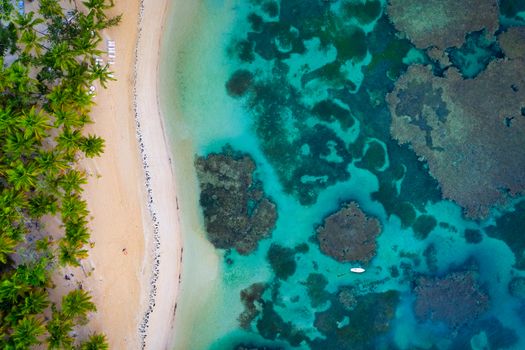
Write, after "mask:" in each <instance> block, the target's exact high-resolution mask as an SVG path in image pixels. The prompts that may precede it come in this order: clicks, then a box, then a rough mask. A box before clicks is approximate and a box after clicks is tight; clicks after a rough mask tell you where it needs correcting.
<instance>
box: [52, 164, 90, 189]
mask: <svg viewBox="0 0 525 350" xmlns="http://www.w3.org/2000/svg"><path fill="white" fill-rule="evenodd" d="M58 182H59V185H60V187H62V189H63V190H64V192H65V193H67V194H71V193H73V192H75V193H80V192H81V191H82V185H85V184H87V178H86V174H85V173H84V172H83V171H78V170H75V169H71V170H69V171H67V172H66V173H64V175H62V176H61V177H60V178H59V179H58Z"/></svg>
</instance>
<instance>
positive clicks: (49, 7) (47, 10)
mask: <svg viewBox="0 0 525 350" xmlns="http://www.w3.org/2000/svg"><path fill="white" fill-rule="evenodd" d="M39 5H40V7H39V9H38V13H40V14H41V15H42V17H44V18H51V17H63V16H64V14H63V11H62V7H60V4H59V2H58V0H40V1H39Z"/></svg>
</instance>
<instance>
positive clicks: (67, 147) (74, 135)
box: [56, 128, 82, 155]
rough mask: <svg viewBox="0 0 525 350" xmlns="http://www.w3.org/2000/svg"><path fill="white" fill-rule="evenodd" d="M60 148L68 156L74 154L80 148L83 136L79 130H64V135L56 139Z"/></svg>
mask: <svg viewBox="0 0 525 350" xmlns="http://www.w3.org/2000/svg"><path fill="white" fill-rule="evenodd" d="M56 140H57V143H58V148H59V149H60V150H63V151H65V152H66V153H67V154H68V155H71V154H74V153H75V152H76V151H77V150H78V148H79V147H80V143H81V141H82V134H81V133H80V131H79V130H72V129H70V128H64V130H63V131H62V133H61V134H60V135H58V137H57V138H56Z"/></svg>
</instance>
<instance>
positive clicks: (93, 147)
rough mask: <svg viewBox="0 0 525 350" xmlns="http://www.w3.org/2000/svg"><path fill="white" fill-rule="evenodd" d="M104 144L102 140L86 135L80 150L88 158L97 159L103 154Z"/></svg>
mask: <svg viewBox="0 0 525 350" xmlns="http://www.w3.org/2000/svg"><path fill="white" fill-rule="evenodd" d="M104 143H105V142H104V139H103V138H101V137H99V136H95V135H88V136H87V137H83V138H82V141H81V143H80V150H81V151H82V152H84V154H85V155H86V157H88V158H93V157H98V156H100V155H101V154H102V153H103V152H104V146H105V145H104Z"/></svg>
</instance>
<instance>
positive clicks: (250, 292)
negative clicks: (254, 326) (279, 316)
mask: <svg viewBox="0 0 525 350" xmlns="http://www.w3.org/2000/svg"><path fill="white" fill-rule="evenodd" d="M265 290H266V284H265V283H254V284H252V285H251V286H249V287H247V288H245V289H243V290H241V301H242V304H243V305H244V311H243V312H242V313H241V314H240V315H239V324H240V326H241V327H242V328H245V329H249V328H250V325H251V323H252V321H253V320H254V319H255V318H256V317H257V316H258V315H259V313H260V305H261V303H262V295H263V293H264V291H265Z"/></svg>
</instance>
